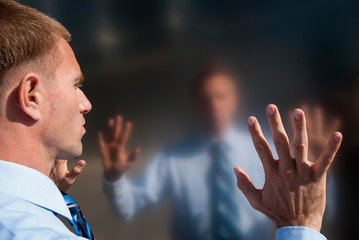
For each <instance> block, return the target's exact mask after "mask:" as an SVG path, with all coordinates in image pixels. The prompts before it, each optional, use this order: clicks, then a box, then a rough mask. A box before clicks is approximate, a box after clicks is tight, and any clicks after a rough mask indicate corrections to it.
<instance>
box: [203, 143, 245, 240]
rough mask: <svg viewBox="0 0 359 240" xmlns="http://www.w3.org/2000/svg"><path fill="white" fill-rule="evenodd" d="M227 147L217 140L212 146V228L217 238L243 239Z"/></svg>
mask: <svg viewBox="0 0 359 240" xmlns="http://www.w3.org/2000/svg"><path fill="white" fill-rule="evenodd" d="M227 147H228V146H227V145H226V144H225V143H224V142H215V143H214V144H212V145H211V147H210V155H211V166H212V167H211V172H210V176H209V177H210V181H211V185H212V189H211V190H212V191H211V192H212V194H211V199H210V202H211V212H212V215H211V221H212V226H211V230H212V236H213V239H215V240H222V239H223V240H224V239H228V240H238V239H241V237H240V233H239V226H238V224H239V223H238V216H237V215H238V213H237V209H238V203H237V202H236V199H235V197H234V193H233V185H234V182H235V179H234V177H233V171H232V169H233V166H231V163H230V161H229V159H228V157H227V155H226V150H228V148H227Z"/></svg>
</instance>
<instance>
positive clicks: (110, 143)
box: [98, 116, 140, 182]
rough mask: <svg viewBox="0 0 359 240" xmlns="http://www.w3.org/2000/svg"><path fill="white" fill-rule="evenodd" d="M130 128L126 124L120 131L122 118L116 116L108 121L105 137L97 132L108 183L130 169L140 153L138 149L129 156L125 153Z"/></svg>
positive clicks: (130, 125)
mask: <svg viewBox="0 0 359 240" xmlns="http://www.w3.org/2000/svg"><path fill="white" fill-rule="evenodd" d="M131 128H132V124H131V123H129V122H127V123H126V124H125V128H124V130H123V131H122V117H121V116H117V117H116V118H115V119H113V118H111V119H109V121H108V129H107V132H106V134H105V135H104V134H103V132H99V136H98V139H99V145H100V150H101V160H102V164H103V168H104V176H105V178H106V180H108V181H110V182H113V181H115V180H116V179H118V178H119V177H120V176H121V175H122V174H123V173H124V172H125V171H126V170H127V169H128V168H129V167H131V166H132V163H133V161H134V160H135V159H136V157H137V155H138V154H139V152H140V149H139V148H136V149H135V150H133V151H132V152H131V153H130V154H128V153H127V152H126V144H127V140H128V137H129V135H130V133H131Z"/></svg>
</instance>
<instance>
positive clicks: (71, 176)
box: [66, 160, 86, 183]
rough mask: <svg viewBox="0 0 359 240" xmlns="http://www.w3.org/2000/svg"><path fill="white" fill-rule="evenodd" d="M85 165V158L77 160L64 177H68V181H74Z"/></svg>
mask: <svg viewBox="0 0 359 240" xmlns="http://www.w3.org/2000/svg"><path fill="white" fill-rule="evenodd" d="M85 166H86V162H85V160H79V161H78V162H77V163H76V164H75V166H73V168H72V169H71V170H70V171H69V173H68V174H67V176H66V177H67V178H68V181H69V182H72V183H73V182H75V180H76V177H77V176H78V175H79V174H80V173H81V172H82V170H83V169H84V168H85Z"/></svg>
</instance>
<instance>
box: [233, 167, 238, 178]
mask: <svg viewBox="0 0 359 240" xmlns="http://www.w3.org/2000/svg"><path fill="white" fill-rule="evenodd" d="M233 171H234V174H236V176H237V177H238V174H239V171H238V169H237V168H233Z"/></svg>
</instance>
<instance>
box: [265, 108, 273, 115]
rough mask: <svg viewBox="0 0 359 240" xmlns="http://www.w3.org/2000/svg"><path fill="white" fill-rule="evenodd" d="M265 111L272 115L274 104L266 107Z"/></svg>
mask: <svg viewBox="0 0 359 240" xmlns="http://www.w3.org/2000/svg"><path fill="white" fill-rule="evenodd" d="M267 112H268V113H269V115H273V114H274V106H270V107H267Z"/></svg>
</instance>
